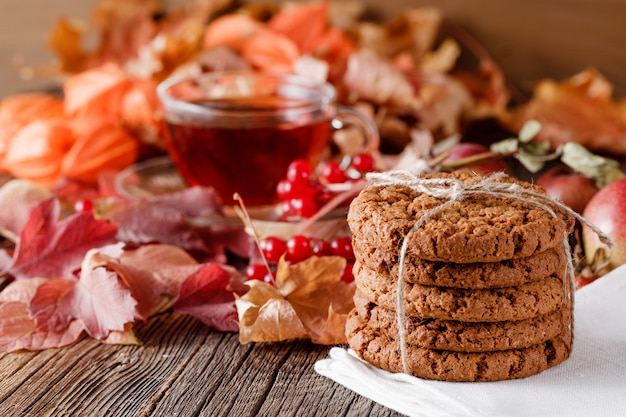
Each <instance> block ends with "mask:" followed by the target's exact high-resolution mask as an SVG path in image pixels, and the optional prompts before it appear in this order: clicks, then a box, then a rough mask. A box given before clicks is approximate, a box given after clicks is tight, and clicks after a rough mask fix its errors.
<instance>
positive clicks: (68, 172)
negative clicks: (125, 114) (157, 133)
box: [61, 121, 138, 182]
mask: <svg viewBox="0 0 626 417" xmlns="http://www.w3.org/2000/svg"><path fill="white" fill-rule="evenodd" d="M91 127H92V129H90V130H87V129H86V127H85V126H83V130H82V131H81V132H80V133H79V135H78V137H77V139H76V143H74V145H73V146H72V148H71V149H70V150H69V152H67V154H66V155H65V157H64V158H63V161H62V164H61V172H62V173H63V174H64V175H65V176H67V177H69V178H72V179H77V180H81V181H86V182H97V180H98V176H99V174H100V173H101V172H103V171H119V170H122V169H123V168H126V167H128V166H130V165H132V164H133V163H134V162H135V161H136V160H137V153H138V143H137V140H136V139H135V138H134V137H133V136H131V135H130V134H129V133H128V132H127V131H126V130H124V129H122V128H121V127H119V126H115V125H111V124H108V123H100V124H98V123H97V122H96V121H93V125H92V126H91Z"/></svg>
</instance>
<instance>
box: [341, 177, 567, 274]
mask: <svg viewBox="0 0 626 417" xmlns="http://www.w3.org/2000/svg"><path fill="white" fill-rule="evenodd" d="M424 178H442V179H452V180H460V181H462V182H463V183H464V184H474V183H476V182H478V181H480V180H481V179H482V177H479V176H476V175H472V174H468V173H463V172H454V173H432V174H427V175H425V176H424ZM498 181H501V182H509V183H515V184H517V185H519V186H521V187H523V188H524V189H527V190H530V191H532V192H535V193H540V194H545V192H544V190H543V189H542V188H541V187H538V186H535V185H531V184H529V183H526V182H523V181H519V180H516V179H514V178H512V177H504V178H500V179H499V180H498ZM525 198H528V199H530V200H532V201H533V202H524V201H520V200H518V199H515V198H511V197H503V196H496V195H487V194H477V195H469V196H467V197H465V198H463V199H459V200H457V201H454V202H453V203H452V204H450V205H449V206H447V207H446V208H445V209H443V210H438V208H440V207H441V206H442V204H444V203H445V202H447V201H448V200H447V199H444V198H437V197H433V196H431V195H428V194H425V193H420V192H417V191H415V190H413V189H411V188H408V187H405V186H400V185H390V186H380V185H374V186H369V187H367V188H365V189H364V190H363V191H361V193H360V194H359V195H358V196H357V197H356V198H355V199H354V200H353V201H352V203H351V205H350V209H349V212H348V225H349V227H350V230H351V231H352V234H353V235H354V236H355V239H357V241H359V242H362V243H363V244H365V245H366V246H368V247H375V248H378V249H379V250H381V251H386V252H390V253H393V254H394V255H398V254H399V250H400V247H401V245H402V241H403V239H405V238H406V239H408V252H407V253H408V254H410V255H412V256H414V257H417V258H419V259H424V260H429V261H441V262H454V263H471V262H498V261H503V260H507V259H517V258H524V257H528V256H531V255H534V254H536V253H540V252H543V251H545V250H547V249H550V248H554V247H556V246H558V245H562V244H563V241H564V239H565V238H566V236H567V234H568V233H570V232H571V231H572V230H573V227H574V224H575V220H574V218H573V217H572V216H571V215H569V214H568V213H566V212H564V211H562V210H559V209H558V208H557V207H556V206H553V205H551V204H548V206H549V207H550V208H551V209H553V210H554V211H555V213H556V217H552V215H551V214H550V213H549V212H548V211H546V210H544V209H542V208H541V207H539V206H538V205H537V203H542V204H546V203H545V202H543V201H540V200H539V199H538V198H537V197H525ZM433 210H435V211H436V212H433ZM429 213H430V214H431V217H430V218H428V219H427V220H426V221H425V222H424V224H423V225H422V226H421V227H419V228H418V229H417V230H412V228H413V226H414V225H415V224H416V222H417V221H418V220H419V219H420V218H422V217H423V216H425V215H427V214H429Z"/></svg>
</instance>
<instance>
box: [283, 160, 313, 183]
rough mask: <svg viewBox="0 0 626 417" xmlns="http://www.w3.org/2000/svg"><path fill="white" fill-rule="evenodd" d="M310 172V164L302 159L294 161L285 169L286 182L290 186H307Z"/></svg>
mask: <svg viewBox="0 0 626 417" xmlns="http://www.w3.org/2000/svg"><path fill="white" fill-rule="evenodd" d="M312 171H313V170H312V169H311V164H309V163H308V162H307V161H305V160H304V159H296V160H294V161H293V162H292V163H290V164H289V167H287V181H289V182H291V183H292V184H308V183H309V179H310V178H311V172H312Z"/></svg>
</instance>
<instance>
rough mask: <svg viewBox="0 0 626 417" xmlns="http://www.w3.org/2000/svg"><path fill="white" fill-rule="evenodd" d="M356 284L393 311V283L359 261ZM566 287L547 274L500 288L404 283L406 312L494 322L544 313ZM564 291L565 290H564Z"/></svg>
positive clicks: (554, 305) (551, 308)
mask: <svg viewBox="0 0 626 417" xmlns="http://www.w3.org/2000/svg"><path fill="white" fill-rule="evenodd" d="M354 271H355V273H354V280H355V284H356V287H357V288H358V289H359V291H361V293H362V294H363V296H365V297H366V298H367V299H368V300H369V301H371V302H373V303H374V304H376V305H379V306H381V307H384V308H387V309H390V310H396V283H395V282H394V280H393V279H392V278H391V277H390V276H388V275H383V274H379V273H376V272H374V271H371V270H369V269H367V268H364V267H363V266H362V265H360V264H358V263H357V264H356V265H355V269H354ZM568 288H569V286H568V285H567V284H565V283H564V280H563V277H561V276H558V275H556V274H553V275H550V276H549V277H546V278H544V279H542V280H539V281H534V282H530V283H528V284H523V285H517V286H512V287H503V288H485V289H464V288H449V287H438V286H432V285H420V284H413V283H409V282H407V283H406V284H405V286H404V308H405V312H406V314H409V315H414V316H419V317H422V318H433V319H442V320H459V321H465V322H493V321H506V320H524V319H529V318H533V317H537V316H540V315H543V314H547V313H549V312H552V311H554V310H556V309H557V308H558V307H559V306H560V305H561V304H562V303H564V302H565V298H564V296H565V295H567V294H568V293H569V291H568ZM566 291H567V293H566Z"/></svg>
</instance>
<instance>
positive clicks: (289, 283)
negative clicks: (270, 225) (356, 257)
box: [236, 256, 354, 344]
mask: <svg viewBox="0 0 626 417" xmlns="http://www.w3.org/2000/svg"><path fill="white" fill-rule="evenodd" d="M345 265H346V260H345V259H343V258H340V257H328V256H326V257H316V256H314V257H311V258H309V259H307V260H305V261H302V262H299V263H297V264H295V265H287V263H286V262H285V261H284V260H281V261H280V263H279V265H278V270H277V273H276V287H273V286H271V285H270V284H267V283H264V282H260V281H249V282H247V284H249V285H250V291H248V293H247V294H245V295H244V296H242V297H240V298H238V299H237V301H236V305H237V311H238V314H239V326H240V328H239V340H240V341H241V343H248V342H276V341H281V340H287V339H302V338H308V339H311V340H312V341H313V342H314V343H320V344H336V343H345V334H344V329H345V318H346V316H347V314H348V312H349V311H350V310H351V309H352V307H353V306H354V304H353V301H352V296H353V294H354V284H353V283H350V284H347V283H345V282H343V281H342V280H341V272H342V271H343V269H344V268H345Z"/></svg>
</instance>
